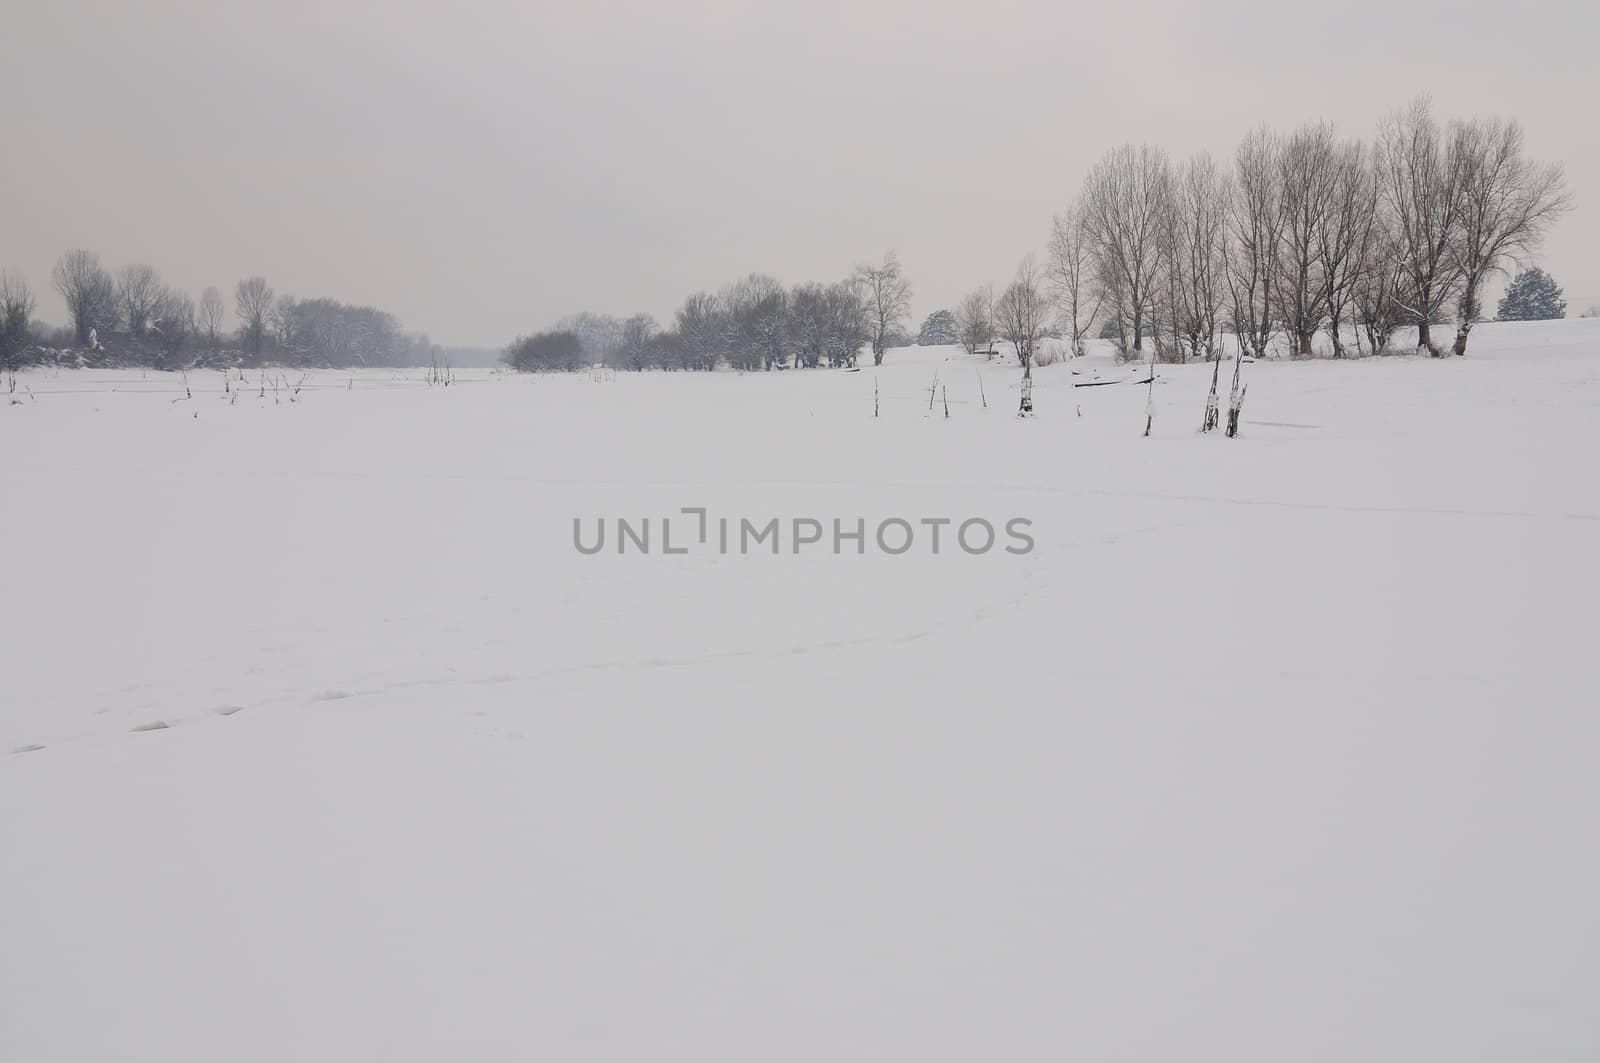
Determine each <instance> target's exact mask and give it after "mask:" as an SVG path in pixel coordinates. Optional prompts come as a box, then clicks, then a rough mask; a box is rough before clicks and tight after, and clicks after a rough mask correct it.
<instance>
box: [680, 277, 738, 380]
mask: <svg viewBox="0 0 1600 1063" xmlns="http://www.w3.org/2000/svg"><path fill="white" fill-rule="evenodd" d="M677 331H678V335H679V337H681V341H680V342H681V350H682V351H683V352H684V357H685V359H686V360H687V362H688V364H687V365H686V366H685V368H695V369H715V368H716V365H717V360H718V359H719V358H721V357H722V353H723V350H724V349H725V344H726V342H727V321H726V319H725V317H724V316H723V313H722V308H721V306H720V305H719V304H718V302H717V297H716V296H714V295H712V294H710V293H709V292H695V293H694V294H693V295H691V296H689V298H687V299H685V300H684V301H683V306H681V307H679V308H678V313H677Z"/></svg>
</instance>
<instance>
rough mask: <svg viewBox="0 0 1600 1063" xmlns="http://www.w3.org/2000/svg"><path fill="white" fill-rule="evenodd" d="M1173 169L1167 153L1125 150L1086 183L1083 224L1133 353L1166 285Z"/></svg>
mask: <svg viewBox="0 0 1600 1063" xmlns="http://www.w3.org/2000/svg"><path fill="white" fill-rule="evenodd" d="M1171 185H1172V176H1171V167H1170V165H1169V164H1168V162H1167V156H1166V153H1165V152H1163V151H1162V150H1161V149H1160V148H1156V147H1152V146H1151V145H1148V144H1144V145H1139V146H1134V145H1131V144H1129V145H1126V146H1124V147H1121V148H1117V149H1116V150H1114V151H1111V152H1109V153H1108V154H1107V155H1106V156H1105V157H1104V158H1102V159H1101V160H1100V161H1099V162H1098V163H1096V164H1095V167H1094V169H1093V170H1091V171H1090V172H1089V177H1088V179H1087V181H1086V182H1085V184H1084V196H1083V219H1084V223H1085V226H1086V228H1087V232H1088V234H1089V236H1090V239H1091V240H1092V241H1093V247H1094V250H1095V257H1096V260H1097V263H1098V266H1099V271H1100V273H1101V274H1102V276H1104V277H1106V278H1108V279H1109V280H1110V281H1111V285H1110V287H1109V290H1110V292H1111V293H1112V294H1113V295H1115V296H1117V298H1118V299H1119V303H1120V305H1119V306H1118V307H1117V310H1118V313H1119V314H1121V315H1123V318H1124V320H1126V321H1128V322H1130V323H1131V327H1132V331H1133V350H1134V351H1138V350H1140V349H1142V347H1143V345H1144V332H1145V327H1146V325H1147V323H1148V318H1149V311H1150V306H1151V304H1152V302H1153V301H1154V297H1155V289H1156V287H1157V285H1158V284H1159V283H1160V281H1161V276H1160V265H1161V263H1160V254H1161V241H1162V235H1163V226H1164V223H1165V220H1166V214H1167V204H1168V200H1169V199H1170V197H1171Z"/></svg>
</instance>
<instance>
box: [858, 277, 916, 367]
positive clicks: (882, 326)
mask: <svg viewBox="0 0 1600 1063" xmlns="http://www.w3.org/2000/svg"><path fill="white" fill-rule="evenodd" d="M855 276H856V280H857V282H858V283H859V284H860V285H861V287H862V294H863V301H864V302H865V303H866V306H867V311H868V313H869V314H870V316H871V321H872V364H873V365H882V364H883V351H884V347H885V345H886V344H887V342H888V337H889V334H890V333H891V332H893V331H894V330H895V329H897V328H899V327H900V325H901V323H902V322H903V321H904V320H905V318H906V315H907V314H908V313H910V312H911V282H910V281H908V280H906V277H905V272H904V271H903V270H902V269H901V268H900V256H898V255H896V254H895V253H894V252H893V251H890V252H889V253H887V254H886V255H884V256H883V264H882V265H880V266H874V265H871V264H870V263H869V264H866V265H862V266H858V267H856V273H855Z"/></svg>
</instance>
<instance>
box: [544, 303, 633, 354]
mask: <svg viewBox="0 0 1600 1063" xmlns="http://www.w3.org/2000/svg"><path fill="white" fill-rule="evenodd" d="M556 330H557V332H572V333H575V334H576V335H577V337H578V342H579V344H580V345H581V346H582V348H583V355H584V357H585V358H587V359H588V360H589V363H590V364H591V365H612V364H613V363H615V361H616V352H617V347H618V345H619V344H621V342H622V322H621V321H619V320H617V319H616V318H614V317H612V316H611V315H610V314H593V313H589V312H588V311H584V312H582V313H577V314H572V315H570V316H568V317H564V318H562V319H561V320H560V321H558V322H557V323H556Z"/></svg>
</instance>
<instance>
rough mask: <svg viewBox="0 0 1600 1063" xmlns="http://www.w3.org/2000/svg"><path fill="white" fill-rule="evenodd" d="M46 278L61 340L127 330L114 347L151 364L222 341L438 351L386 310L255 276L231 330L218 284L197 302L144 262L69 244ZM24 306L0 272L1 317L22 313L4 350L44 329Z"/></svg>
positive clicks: (355, 350) (254, 351)
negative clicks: (58, 307) (65, 325)
mask: <svg viewBox="0 0 1600 1063" xmlns="http://www.w3.org/2000/svg"><path fill="white" fill-rule="evenodd" d="M50 279H51V282H52V284H53V285H54V287H55V289H56V291H57V292H58V293H59V294H60V296H61V298H62V300H63V302H64V303H65V304H66V308H67V314H68V317H69V318H70V326H69V329H68V331H67V334H66V335H64V336H62V337H60V339H61V341H62V342H64V343H65V344H67V345H69V346H75V347H80V348H91V347H94V346H100V347H105V346H106V345H107V344H110V343H112V342H113V337H114V336H127V337H130V338H131V339H132V340H133V341H135V342H132V343H128V344H124V345H120V346H119V347H118V351H119V353H121V354H123V355H125V356H128V357H132V358H135V359H137V358H139V357H141V356H142V355H144V354H149V355H151V357H152V360H153V361H154V362H155V364H157V365H164V364H173V363H174V362H175V360H178V359H180V357H181V356H183V355H184V353H185V352H186V351H187V352H190V353H193V352H194V350H195V349H200V350H208V351H223V350H224V349H225V348H227V345H228V344H230V343H235V344H236V347H234V348H233V350H236V351H237V352H238V354H239V355H240V356H241V360H244V361H250V362H254V363H261V362H264V361H278V362H288V363H292V364H302V365H336V366H348V365H426V364H428V363H429V362H430V360H431V359H433V358H435V357H436V356H437V354H438V348H437V347H435V346H434V345H433V344H432V343H431V342H429V340H428V338H427V337H426V336H423V335H408V334H406V333H405V332H403V331H402V329H401V327H400V323H399V321H398V320H397V319H396V318H395V317H394V315H392V314H390V313H387V312H386V311H383V310H378V309H376V308H374V307H368V306H351V305H348V304H345V303H341V302H339V301H337V300H334V299H304V300H301V299H296V298H295V297H294V296H292V295H287V294H279V293H277V292H275V291H274V290H273V288H272V286H271V285H270V284H268V283H267V281H266V279H265V278H263V277H247V278H245V279H243V280H241V281H239V283H238V284H237V285H236V286H235V288H234V292H233V313H234V317H235V319H236V320H237V322H238V327H237V330H236V331H235V332H234V333H233V334H229V332H228V331H227V330H226V329H225V328H224V323H225V318H226V314H227V303H226V302H225V300H224V297H223V295H222V293H221V292H220V291H218V290H217V289H216V288H214V287H212V288H207V289H206V290H205V291H204V292H202V293H201V295H200V299H199V301H198V302H196V301H195V300H194V299H193V298H191V297H190V296H189V295H188V293H186V292H184V291H182V290H181V289H178V288H174V287H171V286H169V285H167V284H165V283H163V281H162V279H161V275H160V274H159V273H158V272H157V271H156V269H155V267H153V266H149V265H145V264H134V265H127V266H123V267H121V268H120V269H117V270H114V271H113V270H110V269H108V268H106V267H105V266H104V265H102V264H101V261H100V258H99V256H98V255H96V254H95V253H94V252H92V251H86V250H82V249H74V250H71V251H68V252H66V253H65V254H63V255H62V256H61V257H60V258H59V259H58V260H57V261H56V264H55V267H54V268H53V269H52V270H51V275H50ZM33 307H34V300H33V296H32V293H31V292H30V291H29V289H28V287H27V285H26V284H25V283H24V282H23V281H22V279H21V278H20V277H18V276H15V275H10V274H7V275H4V276H3V278H0V318H4V317H5V316H6V315H7V313H10V315H11V316H12V317H14V318H16V319H17V320H20V321H21V325H19V326H16V327H15V328H13V329H11V330H10V331H8V332H7V333H6V334H5V338H4V339H3V340H0V343H3V344H4V345H5V348H4V349H5V351H6V352H7V354H6V357H8V358H10V359H13V360H15V359H16V358H17V357H19V352H20V350H21V349H22V348H23V347H25V346H27V345H28V344H29V343H30V342H34V341H37V340H42V339H43V338H44V337H42V336H39V335H37V333H40V332H42V331H43V330H42V329H39V328H37V327H35V326H33V325H32V324H31V323H30V321H31V318H30V315H31V313H32V311H33ZM8 308H9V310H8Z"/></svg>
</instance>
